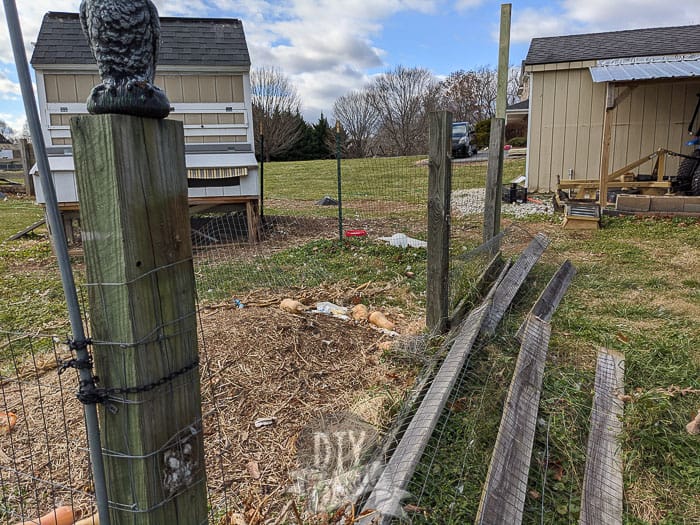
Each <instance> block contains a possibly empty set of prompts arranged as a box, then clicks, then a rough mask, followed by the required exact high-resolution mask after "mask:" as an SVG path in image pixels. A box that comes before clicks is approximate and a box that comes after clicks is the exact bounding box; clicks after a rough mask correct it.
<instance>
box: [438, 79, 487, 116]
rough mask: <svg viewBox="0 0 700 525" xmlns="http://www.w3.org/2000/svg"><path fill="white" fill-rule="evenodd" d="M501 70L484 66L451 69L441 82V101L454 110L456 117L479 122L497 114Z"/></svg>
mask: <svg viewBox="0 0 700 525" xmlns="http://www.w3.org/2000/svg"><path fill="white" fill-rule="evenodd" d="M497 80H498V73H497V71H496V70H495V69H491V68H489V67H487V66H482V67H480V68H478V69H473V70H469V71H464V70H459V71H455V72H454V73H451V74H450V75H449V76H448V77H447V78H446V79H445V80H443V81H442V82H441V83H440V94H439V104H440V106H441V107H443V108H445V109H448V110H449V111H452V113H453V115H454V120H455V121H467V122H471V123H472V124H475V123H476V122H479V121H480V120H484V119H488V118H492V117H493V116H495V114H496V94H497V92H498V82H497Z"/></svg>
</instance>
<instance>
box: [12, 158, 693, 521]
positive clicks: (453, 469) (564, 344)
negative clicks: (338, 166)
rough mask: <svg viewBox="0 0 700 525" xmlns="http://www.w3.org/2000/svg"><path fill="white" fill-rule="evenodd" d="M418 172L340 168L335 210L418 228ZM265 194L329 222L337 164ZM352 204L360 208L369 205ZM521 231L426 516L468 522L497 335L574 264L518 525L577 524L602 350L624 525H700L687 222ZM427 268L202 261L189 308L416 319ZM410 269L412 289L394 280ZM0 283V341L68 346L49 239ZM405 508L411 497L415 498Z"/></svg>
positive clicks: (463, 172) (26, 214) (494, 390)
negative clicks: (381, 288) (276, 307)
mask: <svg viewBox="0 0 700 525" xmlns="http://www.w3.org/2000/svg"><path fill="white" fill-rule="evenodd" d="M416 160H417V159H369V160H363V161H360V160H358V161H347V162H345V163H344V179H343V180H344V185H345V187H347V188H348V199H347V203H348V208H347V209H348V210H356V212H357V213H358V214H360V216H363V217H364V216H368V215H369V216H373V217H377V218H382V217H387V216H388V215H391V214H393V213H395V217H394V219H395V220H396V221H406V220H409V221H411V222H410V223H406V226H407V227H408V228H409V229H410V228H411V227H412V226H414V223H415V222H416V221H415V219H416V217H418V216H419V215H420V213H423V211H421V210H424V207H423V204H422V202H421V201H420V199H419V198H418V196H419V195H421V194H424V193H425V191H426V188H427V186H426V184H427V169H426V168H425V167H416V166H415V161H416ZM506 166H507V169H508V174H507V175H505V176H504V178H507V177H509V176H511V175H514V174H518V173H519V172H520V170H522V167H523V163H522V161H518V162H511V163H507V164H506ZM388 174H392V175H391V176H389V175H388ZM455 180H457V181H458V187H464V188H465V189H466V188H468V187H476V186H480V185H482V184H483V168H482V167H479V166H468V165H467V166H465V167H463V168H462V167H460V168H457V169H456V170H455ZM265 182H266V188H267V189H266V195H267V197H269V198H270V199H274V201H273V202H274V203H275V206H276V207H277V208H276V209H275V208H266V210H267V211H268V212H271V211H272V210H274V211H276V212H285V213H284V214H285V215H290V214H291V213H290V212H289V211H288V208H290V207H291V206H288V205H289V204H290V203H295V204H298V206H296V207H295V208H294V213H296V214H299V215H313V214H315V215H318V214H328V215H333V214H334V213H335V212H336V209H335V208H333V209H323V210H319V207H314V206H313V204H312V203H313V201H315V200H317V199H319V198H320V197H322V196H323V195H325V194H329V195H332V196H334V195H335V194H336V193H335V192H336V191H337V190H336V188H337V187H336V184H337V181H336V179H335V162H334V161H313V162H306V163H301V162H299V163H272V164H268V165H266V167H265ZM363 192H364V194H363ZM363 195H364V198H366V199H369V200H368V201H367V202H366V203H363V202H362V200H363ZM382 200H384V201H391V202H405V203H407V206H406V210H408V211H401V212H400V213H398V212H394V211H391V210H392V209H388V208H382V207H381V206H380V203H381V202H382ZM378 203H379V204H378ZM363 214H364V215H363ZM41 216H42V210H41V208H39V207H37V206H35V205H34V204H33V203H32V202H31V201H30V200H27V199H17V198H14V197H11V198H10V199H9V200H8V201H5V202H0V218H1V219H2V220H0V238H2V239H5V238H7V237H8V236H9V235H11V234H12V233H15V232H16V231H18V230H20V229H22V228H24V227H26V226H27V225H29V224H31V223H32V222H34V221H36V220H37V219H38V218H40V217H41ZM532 221H536V219H533V220H532ZM532 221H530V222H527V224H523V225H522V226H523V227H524V228H526V229H527V230H528V231H530V232H535V231H538V230H544V231H546V232H547V233H548V234H549V235H550V237H551V238H552V239H553V243H552V246H551V247H550V248H549V250H548V252H547V253H546V254H545V256H544V258H543V260H542V261H541V263H540V264H538V265H537V267H536V268H535V270H534V272H533V274H532V276H531V277H530V278H529V281H528V283H529V286H528V291H527V292H525V293H521V294H519V295H518V297H516V302H515V305H514V308H513V310H512V311H511V312H510V313H509V315H508V316H507V318H506V319H505V322H504V325H503V326H504V331H503V332H501V333H500V334H499V335H498V336H497V337H496V338H495V339H494V340H492V341H489V342H488V344H486V345H485V346H483V348H482V349H481V350H480V352H479V353H478V355H475V358H474V360H473V361H472V363H471V364H470V368H469V370H468V371H467V375H466V378H465V383H464V384H463V385H462V387H461V389H460V390H458V391H457V392H456V393H455V399H459V398H462V397H465V398H466V401H465V402H467V404H468V406H469V407H470V408H469V409H468V410H459V411H454V412H453V414H452V417H451V418H450V421H449V424H448V425H446V426H445V427H444V433H443V438H442V441H441V442H440V444H439V445H440V447H439V452H438V453H437V455H436V456H435V458H434V459H435V461H434V462H432V463H424V464H422V465H421V467H420V470H419V473H418V477H417V478H416V479H417V480H418V481H415V482H414V485H415V483H419V482H420V481H421V480H429V481H430V483H429V484H427V485H426V487H425V493H424V494H423V497H422V500H421V501H422V504H425V505H426V506H427V507H429V508H430V509H431V510H432V511H433V516H435V515H436V514H435V513H436V512H448V511H446V510H445V509H452V512H453V514H454V516H455V520H454V521H453V523H465V522H469V521H470V520H473V516H474V513H475V511H476V506H477V505H478V498H479V494H480V491H481V484H482V482H483V479H484V477H485V474H486V469H487V467H488V462H489V460H490V451H491V447H492V446H493V441H494V439H495V433H496V431H497V429H498V424H499V421H500V413H501V408H502V403H503V400H504V397H505V392H506V390H507V388H508V384H509V382H510V374H511V373H512V370H513V368H514V365H515V359H516V357H517V351H518V345H517V343H516V342H515V341H514V340H513V338H512V337H511V336H510V335H508V334H512V333H513V332H514V330H515V329H516V328H517V326H518V324H519V322H520V321H521V319H522V317H523V316H524V314H525V312H526V311H527V310H528V309H529V307H530V305H531V304H532V302H533V301H534V299H535V298H536V296H537V294H538V292H539V291H540V290H541V288H542V287H543V286H544V285H545V284H546V282H547V280H548V279H549V277H550V276H551V275H552V274H553V273H554V271H555V270H556V268H557V266H558V265H559V264H560V263H561V262H562V261H563V260H564V259H566V258H570V259H571V260H572V262H573V263H574V265H575V266H576V267H577V269H578V274H577V276H576V278H575V280H574V282H573V284H572V286H571V288H570V290H569V292H568V294H567V296H566V298H565V301H564V302H563V304H562V305H561V306H560V308H559V310H558V311H557V313H556V315H555V317H554V319H553V325H552V326H553V331H552V338H551V343H550V350H549V357H548V362H547V368H546V371H545V378H544V386H543V393H542V399H541V404H540V414H539V418H540V424H539V425H538V428H537V435H536V440H535V449H534V451H533V462H532V465H531V472H530V474H531V476H530V487H528V489H529V490H530V491H531V492H530V493H529V495H528V497H527V500H526V517H525V523H532V524H534V523H540V519H541V509H542V508H544V512H545V514H544V521H545V522H546V523H553V524H560V523H561V524H564V523H572V522H576V521H577V518H578V510H579V506H580V494H581V487H582V481H583V480H582V476H583V464H584V461H585V452H586V440H587V432H588V418H589V414H590V405H591V401H592V398H593V376H594V367H595V354H596V350H597V348H598V347H600V346H605V347H608V348H612V349H615V350H618V351H622V352H624V354H625V356H626V390H627V391H628V392H629V393H630V394H631V395H632V396H633V399H634V400H633V402H631V403H628V404H627V405H626V409H625V418H624V435H623V437H622V451H623V455H624V459H625V471H624V476H625V521H626V522H627V523H633V524H655V523H665V524H685V523H688V524H690V523H698V522H700V502H699V500H698V498H697V494H698V493H699V492H700V485H699V483H700V482H699V481H698V480H700V454H697V449H698V439H697V437H694V436H690V435H688V434H687V433H686V432H685V424H686V423H687V422H689V421H690V419H691V417H692V415H693V411H694V410H697V409H698V408H700V395H698V394H697V392H691V393H688V394H686V395H677V394H674V395H672V394H671V393H672V392H673V390H672V389H671V387H672V386H673V385H676V386H679V387H684V388H691V389H696V390H697V389H700V330H699V329H698V318H700V223H699V222H698V221H697V220H693V219H687V218H685V219H677V220H652V219H625V218H615V219H605V220H604V228H603V229H601V230H599V231H594V232H572V231H565V230H562V229H560V228H559V226H558V225H557V221H558V219H554V220H551V219H547V220H543V221H541V222H532ZM458 224H459V225H460V228H462V230H461V231H462V232H463V235H462V236H461V237H459V245H458V246H455V247H453V254H457V253H460V252H461V251H464V250H468V249H469V248H471V247H472V246H474V245H475V244H476V243H478V238H479V237H480V233H479V229H478V227H479V225H478V224H470V223H468V222H465V223H461V222H459V223H458ZM425 257H426V256H425V252H424V251H421V250H402V249H398V248H391V247H389V246H385V245H380V244H376V243H374V242H372V241H371V240H368V239H355V240H352V241H348V243H347V245H346V247H345V248H344V249H341V248H340V247H339V246H338V243H337V241H335V240H314V241H311V242H305V243H303V244H301V245H299V246H293V245H290V246H288V247H287V248H284V249H282V250H281V251H278V252H275V253H274V254H272V253H269V254H268V257H266V258H265V259H264V260H255V259H251V258H245V257H240V258H238V259H236V260H223V261H216V262H212V261H210V262H206V261H204V260H201V261H198V262H197V265H196V270H197V278H198V283H199V291H200V296H201V298H202V299H204V300H207V301H208V300H211V301H221V300H227V299H230V298H232V297H233V296H235V295H239V296H243V294H245V293H246V292H247V291H248V290H251V289H253V288H259V287H260V285H261V284H260V283H271V284H272V285H273V286H275V287H288V286H301V287H311V286H315V285H317V284H320V283H322V282H326V283H329V282H330V283H338V282H340V283H347V285H348V287H351V286H353V285H355V283H357V284H360V283H363V282H367V281H373V282H374V283H376V284H382V283H384V284H386V286H387V291H386V292H385V293H383V294H381V295H380V296H378V297H377V298H376V301H377V304H378V305H387V306H392V307H394V308H399V309H411V308H422V307H423V305H424V300H425V299H424V297H425V296H424V291H425ZM76 262H80V261H79V260H77V261H76ZM409 267H410V269H411V271H412V272H414V273H415V277H414V278H413V279H409V278H407V277H406V275H405V272H406V270H407V269H408V268H409ZM78 269H80V266H78ZM0 270H1V272H0V275H1V277H0V279H1V280H0V286H2V290H3V293H2V294H1V296H0V330H18V331H27V332H35V331H37V330H41V331H55V330H64V331H67V323H66V321H65V319H66V317H65V311H64V306H63V299H62V295H61V289H60V284H59V279H58V272H57V269H56V267H55V262H54V259H53V257H52V255H51V250H50V247H49V243H48V238H47V236H46V232H45V230H42V231H39V232H37V233H35V234H33V235H32V236H30V237H28V238H25V239H21V240H18V241H13V242H4V243H2V244H1V245H0ZM467 270H468V271H467V272H466V273H465V281H464V290H469V289H471V288H472V287H473V280H474V279H475V276H476V275H477V272H475V271H473V270H474V268H468V269H467ZM78 278H80V271H78ZM0 358H1V357H0ZM436 444H437V442H433V443H432V444H431V447H434V446H435V445H436ZM429 450H431V451H432V450H434V448H430V449H429ZM543 480H544V483H543ZM411 492H412V493H414V495H415V494H416V487H415V486H414V487H412V488H411ZM450 506H451V507H450ZM446 522H449V521H446Z"/></svg>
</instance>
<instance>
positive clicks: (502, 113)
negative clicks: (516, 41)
mask: <svg viewBox="0 0 700 525" xmlns="http://www.w3.org/2000/svg"><path fill="white" fill-rule="evenodd" d="M511 10H512V5H511V4H501V24H500V34H499V37H498V76H497V85H496V118H500V119H503V120H505V118H506V106H507V103H508V67H509V66H510V63H509V52H510V18H511Z"/></svg>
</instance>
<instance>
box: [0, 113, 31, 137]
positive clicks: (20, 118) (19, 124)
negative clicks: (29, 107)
mask: <svg viewBox="0 0 700 525" xmlns="http://www.w3.org/2000/svg"><path fill="white" fill-rule="evenodd" d="M0 120H2V121H4V122H5V123H6V124H7V125H8V126H9V127H10V128H12V131H14V132H15V133H21V131H22V128H24V123H25V122H26V120H27V119H26V118H25V117H24V113H21V114H17V113H0Z"/></svg>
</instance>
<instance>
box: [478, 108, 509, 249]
mask: <svg viewBox="0 0 700 525" xmlns="http://www.w3.org/2000/svg"><path fill="white" fill-rule="evenodd" d="M505 130H506V121H505V119H502V118H493V119H491V137H490V139H489V152H488V153H489V161H488V167H487V168H486V191H485V196H484V235H483V240H484V242H488V241H490V240H491V239H493V238H494V237H495V236H496V235H498V232H500V231H501V195H502V193H503V144H504V143H505V136H506V135H505ZM496 251H498V246H497V245H496V246H495V247H494V253H495V252H496Z"/></svg>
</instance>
